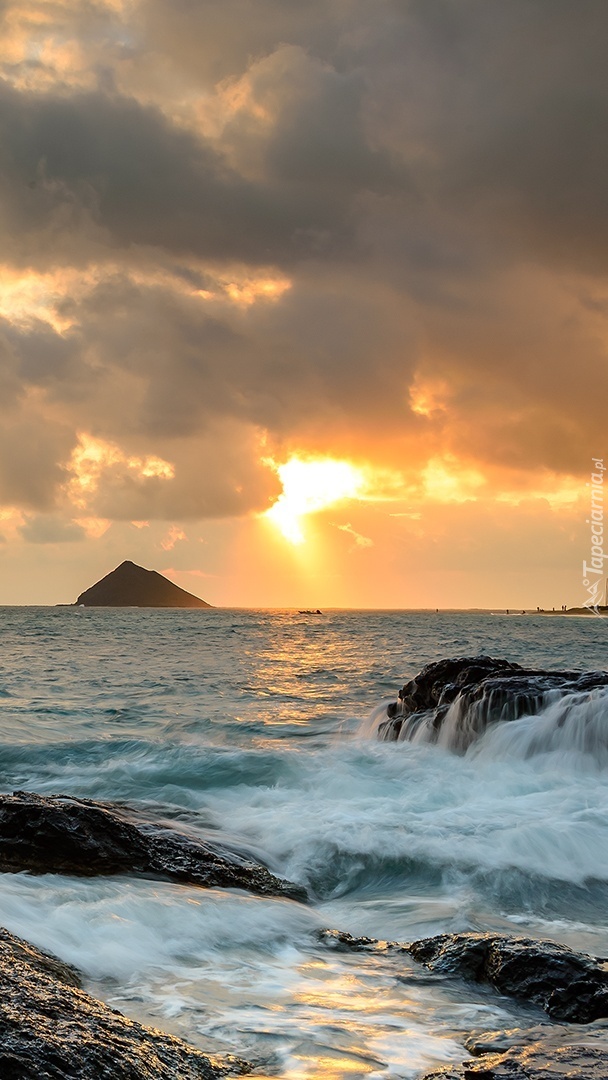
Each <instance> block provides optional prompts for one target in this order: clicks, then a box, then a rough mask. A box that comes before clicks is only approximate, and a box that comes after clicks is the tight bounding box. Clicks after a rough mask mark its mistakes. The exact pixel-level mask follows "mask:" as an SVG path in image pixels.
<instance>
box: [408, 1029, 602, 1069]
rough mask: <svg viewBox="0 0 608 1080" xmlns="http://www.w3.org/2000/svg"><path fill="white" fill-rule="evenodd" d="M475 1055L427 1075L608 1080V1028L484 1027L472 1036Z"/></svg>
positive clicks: (469, 1047) (469, 1046) (470, 1043)
mask: <svg viewBox="0 0 608 1080" xmlns="http://www.w3.org/2000/svg"><path fill="white" fill-rule="evenodd" d="M465 1045H466V1048H467V1050H468V1051H469V1053H470V1054H471V1055H474V1058H475V1060H468V1061H464V1062H463V1063H462V1065H457V1066H454V1065H451V1066H445V1067H444V1068H441V1069H438V1070H435V1071H433V1072H432V1073H427V1074H426V1076H425V1077H424V1080H608V1031H607V1030H606V1029H605V1028H601V1027H600V1028H595V1027H592V1028H591V1029H586V1030H585V1031H584V1032H581V1033H578V1032H574V1033H573V1032H572V1030H571V1029H568V1028H564V1027H554V1028H548V1027H541V1026H539V1027H536V1028H531V1029H528V1030H520V1029H515V1030H511V1031H493V1032H485V1033H484V1034H482V1035H477V1036H474V1037H473V1038H470V1039H467V1042H466V1044H465Z"/></svg>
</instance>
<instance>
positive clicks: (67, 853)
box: [0, 791, 307, 1075]
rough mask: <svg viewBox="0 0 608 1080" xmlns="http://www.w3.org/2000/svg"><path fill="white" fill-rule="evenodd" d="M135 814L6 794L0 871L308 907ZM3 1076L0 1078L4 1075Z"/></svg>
mask: <svg viewBox="0 0 608 1080" xmlns="http://www.w3.org/2000/svg"><path fill="white" fill-rule="evenodd" d="M135 816H136V815H135V811H133V810H128V809H126V808H123V807H121V808H119V807H115V806H107V805H102V804H100V803H95V802H92V801H90V800H88V799H72V798H70V797H69V796H67V795H36V794H33V793H30V792H25V791H16V792H14V793H13V794H12V795H0V871H4V872H7V871H9V872H16V871H20V870H28V871H30V873H35V874H49V873H59V874H77V875H82V876H86V877H91V876H96V875H99V874H133V873H134V874H140V875H143V876H148V877H156V878H165V879H166V880H169V881H177V882H182V883H184V884H189V885H202V886H204V887H208V888H220V889H246V890H247V891H248V892H252V893H255V894H256V895H258V896H278V897H286V898H289V899H292V900H302V901H305V900H307V894H306V891H305V890H304V889H303V888H302V887H301V886H299V885H295V884H293V883H292V882H288V881H283V880H281V879H280V878H277V877H275V875H274V874H271V873H270V871H269V870H268V869H267V868H266V867H265V866H262V865H261V864H260V863H256V862H254V861H253V860H249V859H245V858H243V857H241V856H238V855H235V854H233V853H225V852H221V853H220V852H219V851H217V850H215V849H214V848H213V847H212V846H211V845H209V844H207V843H205V842H203V841H202V840H198V839H196V838H194V837H191V836H187V835H184V834H181V833H178V832H176V831H174V830H173V829H170V828H168V827H163V826H160V825H157V824H154V823H152V822H149V821H147V822H146V821H144V822H141V821H138V822H137V824H135V823H134V822H133V820H132V819H133V817H135ZM0 1075H1V1074H0Z"/></svg>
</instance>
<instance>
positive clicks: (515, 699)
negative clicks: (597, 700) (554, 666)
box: [378, 656, 608, 751]
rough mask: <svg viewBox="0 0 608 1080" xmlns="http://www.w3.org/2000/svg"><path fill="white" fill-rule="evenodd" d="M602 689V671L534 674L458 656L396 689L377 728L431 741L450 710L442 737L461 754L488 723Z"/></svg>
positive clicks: (389, 737) (384, 735) (386, 735)
mask: <svg viewBox="0 0 608 1080" xmlns="http://www.w3.org/2000/svg"><path fill="white" fill-rule="evenodd" d="M603 686H608V672H605V671H593V672H586V673H584V674H582V673H581V672H577V671H536V670H534V669H529V668H523V667H520V665H519V664H512V663H509V662H508V661H507V660H501V659H497V658H495V657H491V656H477V657H459V658H457V659H451V660H439V661H438V662H437V663H433V664H427V666H426V667H424V668H423V669H422V671H421V672H420V673H419V674H418V675H416V677H415V678H414V679H410V681H409V682H408V683H406V684H405V686H403V688H402V689H401V690H400V691H399V700H398V701H396V702H394V703H392V704H390V705H389V706H388V708H387V719H386V720H385V721H383V722H382V723H381V724H380V725H379V727H378V737H379V738H380V739H382V740H385V741H389V742H390V741H395V740H397V739H402V740H405V741H410V740H412V739H413V738H416V737H417V738H420V739H421V740H422V741H425V742H436V741H437V740H439V739H440V737H441V734H442V732H444V731H445V724H444V722H445V720H446V716H447V714H448V710H449V709H450V706H451V705H452V704H453V703H455V702H457V701H458V706H459V709H458V715H457V716H454V715H452V723H451V726H450V729H449V731H448V732H447V733H446V745H449V746H450V748H451V749H454V750H461V751H462V750H466V749H467V747H468V746H469V745H470V744H471V743H472V742H473V741H474V740H475V739H476V738H478V737H479V735H480V734H482V733H483V732H484V731H485V730H486V728H487V727H488V725H489V724H490V723H495V722H497V721H506V720H517V719H518V718H519V717H520V716H525V715H534V714H535V713H537V712H539V711H540V710H541V709H542V708H543V707H544V706H545V705H546V703H547V695H548V694H550V693H551V692H552V691H553V692H556V693H557V694H558V695H565V694H571V693H589V692H590V691H591V690H594V689H596V688H598V687H603Z"/></svg>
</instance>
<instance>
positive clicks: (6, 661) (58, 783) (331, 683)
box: [0, 608, 608, 1080]
mask: <svg viewBox="0 0 608 1080" xmlns="http://www.w3.org/2000/svg"><path fill="white" fill-rule="evenodd" d="M1 617H2V646H3V648H2V653H1V656H0V724H1V732H0V789H1V790H2V791H5V792H11V791H14V790H27V791H35V792H39V793H41V794H52V793H62V794H67V795H74V796H79V797H85V798H90V799H96V800H103V801H112V802H121V803H126V804H128V805H130V806H133V807H136V808H142V809H144V810H145V812H146V815H147V816H148V817H150V816H153V817H154V818H156V819H158V820H160V821H166V822H170V823H172V824H174V825H177V826H179V828H180V830H181V831H188V832H190V833H192V834H194V835H196V836H200V837H201V838H203V839H205V840H209V841H212V842H213V843H215V844H223V845H225V846H226V847H227V848H229V849H231V850H233V851H238V852H241V853H244V854H249V855H252V856H254V857H255V858H256V859H259V860H261V861H263V862H264V863H265V864H266V865H267V866H268V867H269V868H270V869H271V870H272V871H273V872H274V873H276V874H278V875H279V876H281V877H284V878H288V879H290V880H292V881H295V882H297V883H299V884H301V885H304V886H305V887H306V888H307V890H308V891H309V894H310V897H311V903H310V904H308V905H304V904H299V903H297V902H295V901H291V900H283V899H266V898H260V897H255V896H250V895H247V894H245V893H240V892H238V891H220V890H204V889H200V888H194V887H190V886H182V885H174V884H169V883H164V882H159V881H153V880H147V879H144V878H132V877H126V876H125V877H111V878H92V879H81V878H71V877H65V876H61V875H43V876H40V877H35V876H31V875H28V874H24V873H19V874H2V875H0V925H3V926H5V927H6V928H7V929H9V930H10V931H12V932H14V933H16V934H19V935H20V936H22V937H24V938H27V939H28V940H29V941H31V942H33V943H34V944H36V945H38V946H40V947H43V948H46V949H50V950H52V951H53V952H54V953H56V954H57V955H58V956H60V957H61V958H62V959H64V960H66V961H69V962H71V963H73V964H75V965H76V966H77V967H78V968H79V969H80V970H81V971H82V972H83V974H84V978H85V986H86V988H87V989H88V990H90V991H91V992H92V993H93V994H95V995H96V996H98V997H101V998H103V1000H105V1001H107V1002H108V1003H109V1004H111V1005H112V1006H113V1007H115V1008H118V1009H120V1010H121V1011H122V1012H123V1013H125V1014H126V1015H128V1016H131V1017H133V1018H135V1019H138V1020H143V1021H144V1022H145V1023H149V1024H152V1025H154V1026H156V1027H160V1028H162V1029H163V1030H166V1031H171V1032H173V1033H175V1034H177V1035H180V1036H181V1037H182V1038H184V1039H186V1040H187V1041H189V1042H190V1043H192V1044H194V1045H197V1046H199V1047H201V1048H202V1049H205V1050H208V1051H214V1052H231V1053H237V1054H238V1055H240V1056H242V1057H245V1058H248V1059H249V1060H250V1061H252V1062H253V1063H254V1064H255V1066H256V1069H257V1070H258V1071H259V1072H260V1073H262V1074H266V1075H272V1076H280V1077H302V1078H307V1077H312V1076H313V1075H314V1076H315V1077H322V1078H327V1080H334V1078H335V1080H346V1078H351V1080H352V1078H354V1077H376V1076H377V1077H386V1078H388V1077H393V1076H394V1077H403V1078H411V1080H415V1078H417V1077H420V1076H422V1075H423V1074H424V1072H425V1071H427V1070H429V1069H430V1068H431V1067H432V1066H433V1065H436V1064H438V1063H448V1062H450V1061H460V1060H462V1057H463V1048H462V1043H463V1039H464V1038H465V1037H466V1036H467V1035H468V1034H469V1033H470V1032H471V1031H473V1030H476V1029H486V1030H487V1029H489V1028H499V1027H500V1028H503V1027H509V1026H511V1027H512V1026H514V1025H517V1024H521V1023H534V1022H537V1021H538V1020H539V1018H540V1015H541V1014H540V1013H539V1012H538V1011H535V1009H534V1008H532V1007H529V1006H523V1005H520V1004H518V1003H517V1002H515V1001H512V1000H509V999H506V998H502V997H499V996H498V995H497V994H496V993H493V992H491V991H490V990H487V989H484V988H483V987H480V986H469V985H466V984H464V983H462V984H460V983H456V982H455V983H454V984H449V983H446V982H445V981H442V980H441V979H439V978H436V977H435V976H433V975H432V974H430V973H429V972H428V971H426V970H425V969H423V968H421V967H419V966H418V965H417V964H415V963H414V961H413V960H410V959H409V958H408V957H405V958H404V956H403V955H402V954H399V955H397V956H396V955H394V954H387V955H383V954H378V953H346V952H344V953H343V952H339V951H336V950H331V949H329V948H328V947H327V946H326V945H325V944H323V942H322V940H321V939H320V938H319V931H320V930H322V929H323V928H325V927H337V928H339V929H340V930H344V931H348V932H349V933H352V934H355V935H360V934H364V935H369V936H372V937H376V938H383V939H390V940H396V941H403V942H407V941H411V940H414V939H416V938H421V937H424V936H427V935H431V934H436V933H442V932H454V931H463V930H494V931H499V932H500V933H503V934H513V935H516V934H522V933H525V934H526V935H529V936H532V937H536V938H547V939H550V940H553V941H559V942H563V943H564V944H567V945H569V946H571V947H573V948H575V949H581V950H584V951H589V952H591V953H593V954H595V955H598V956H605V955H608V928H607V927H606V923H605V912H606V904H607V901H608V785H607V783H606V779H607V776H608V772H607V769H608V691H604V690H603V689H601V688H600V689H599V690H595V691H592V692H591V693H589V694H588V695H579V696H578V697H573V698H572V700H569V701H568V702H564V701H563V699H562V697H560V695H559V694H557V695H556V694H554V693H553V692H550V693H549V694H548V695H547V699H546V701H545V702H544V703H543V706H542V708H541V710H540V712H539V714H538V715H536V716H532V717H530V716H523V717H520V718H519V719H516V720H511V721H510V722H509V723H502V724H496V725H490V727H489V729H488V730H487V731H486V732H485V733H484V734H483V735H482V736H481V737H480V738H478V739H476V740H475V741H474V742H473V743H472V745H470V746H469V747H468V749H467V750H466V752H465V753H462V752H455V750H454V748H453V747H451V746H450V744H449V739H447V738H446V739H445V740H443V741H442V742H440V743H431V742H429V741H428V740H425V738H424V737H420V738H417V739H414V741H405V740H401V741H397V742H382V741H380V740H379V739H378V738H377V729H378V725H379V723H380V722H381V720H382V718H383V717H385V715H386V713H385V709H386V704H387V703H388V702H389V701H395V700H396V698H397V693H398V690H399V688H400V687H401V686H402V685H403V683H404V682H405V681H406V680H408V679H410V678H411V677H413V676H414V675H415V674H416V673H417V672H418V671H419V670H420V668H422V667H423V666H424V665H425V664H427V663H429V662H431V661H434V660H439V659H442V658H445V657H457V656H477V655H486V656H497V657H503V658H505V659H507V660H509V661H514V662H517V663H521V664H524V665H525V666H527V667H535V668H561V669H563V668H567V669H570V670H572V669H578V670H580V671H589V670H594V669H604V668H606V667H608V661H607V656H606V639H607V624H606V622H605V621H603V620H600V619H593V618H587V619H584V618H572V617H560V616H555V617H551V616H547V617H543V616H541V615H539V616H531V615H530V616H525V617H517V618H515V617H507V616H493V615H490V614H489V613H488V614H483V613H482V614H467V613H457V614H448V613H441V612H440V613H437V614H435V613H424V612H395V611H386V612H346V611H334V612H326V613H324V614H323V615H321V616H306V615H299V614H297V613H293V612H287V611H234V610H233V611H227V610H211V611H159V610H135V609H126V610H118V609H113V610H112V609H78V608H3V609H2V611H1ZM452 708H453V709H454V715H455V716H456V713H457V707H452ZM446 730H449V723H448V726H447V727H446Z"/></svg>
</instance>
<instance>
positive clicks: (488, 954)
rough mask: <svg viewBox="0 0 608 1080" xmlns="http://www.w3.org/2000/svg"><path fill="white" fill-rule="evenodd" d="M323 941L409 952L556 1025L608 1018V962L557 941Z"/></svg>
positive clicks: (324, 937) (335, 934) (328, 936)
mask: <svg viewBox="0 0 608 1080" xmlns="http://www.w3.org/2000/svg"><path fill="white" fill-rule="evenodd" d="M320 939H321V941H323V943H324V944H325V945H327V946H328V947H329V948H333V949H341V950H344V949H348V950H351V949H354V950H357V951H368V950H372V951H374V952H386V953H389V954H390V953H400V952H401V953H408V954H409V955H410V956H411V957H412V958H413V959H414V960H416V961H417V962H418V963H420V964H424V966H425V967H427V968H428V969H429V970H430V971H434V972H436V974H438V975H444V976H446V977H448V978H462V979H468V980H470V981H472V982H478V983H487V984H489V985H490V986H492V987H493V988H494V989H495V990H498V992H499V993H501V994H507V995H509V996H510V997H515V998H519V999H521V1000H522V1001H529V1002H531V1003H532V1004H534V1005H539V1006H540V1007H541V1008H542V1009H544V1010H545V1012H546V1013H547V1014H548V1016H550V1017H551V1018H552V1019H553V1020H560V1021H567V1022H569V1023H574V1024H589V1023H591V1022H592V1021H594V1020H598V1019H601V1018H604V1017H606V1018H608V961H605V960H601V959H597V958H596V957H593V956H587V954H586V953H578V952H574V951H573V950H572V949H568V948H567V947H566V946H565V945H558V944H556V943H555V942H553V941H537V940H535V939H533V938H510V937H503V936H499V935H497V934H473V933H471V934H439V935H437V937H432V938H423V939H422V940H420V941H413V942H411V943H409V944H403V943H401V942H397V941H378V940H377V939H376V938H368V937H353V936H351V935H350V934H347V933H344V932H342V931H339V930H323V931H321V933H320Z"/></svg>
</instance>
